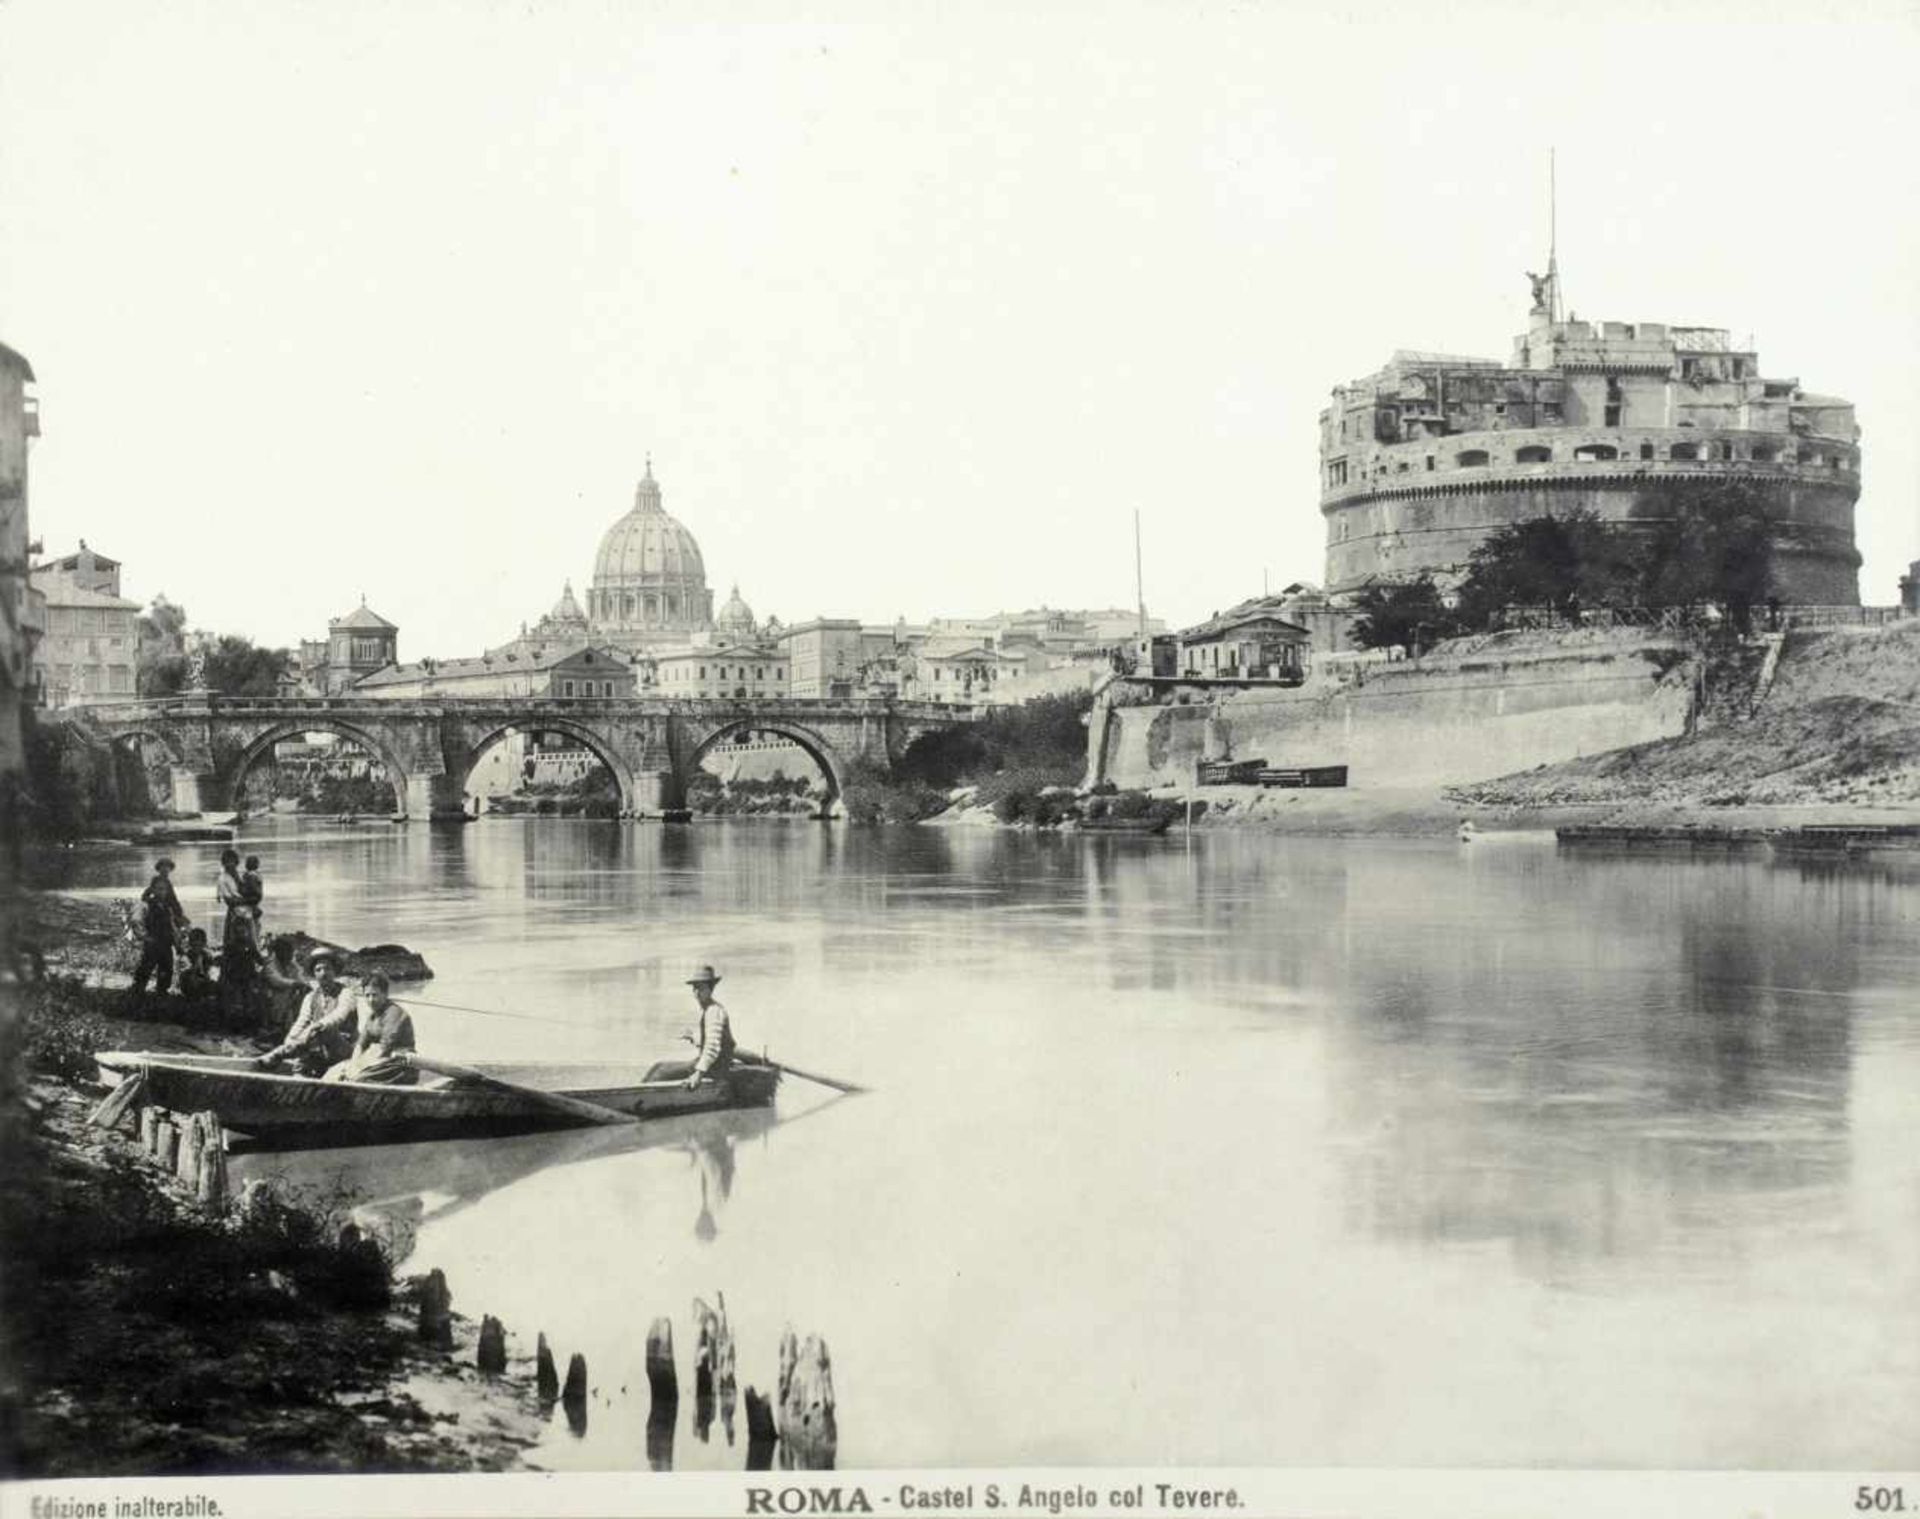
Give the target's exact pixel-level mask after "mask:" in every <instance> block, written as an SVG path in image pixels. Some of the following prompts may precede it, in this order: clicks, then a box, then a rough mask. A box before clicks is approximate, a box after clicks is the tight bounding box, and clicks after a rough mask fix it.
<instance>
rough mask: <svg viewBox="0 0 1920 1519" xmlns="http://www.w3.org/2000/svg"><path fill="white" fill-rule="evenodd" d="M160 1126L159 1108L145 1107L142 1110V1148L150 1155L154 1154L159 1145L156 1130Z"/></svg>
mask: <svg viewBox="0 0 1920 1519" xmlns="http://www.w3.org/2000/svg"><path fill="white" fill-rule="evenodd" d="M159 1126H160V1110H159V1109H158V1108H155V1107H145V1108H142V1109H141V1110H140V1148H141V1149H143V1150H145V1151H146V1152H147V1153H148V1154H149V1155H151V1154H153V1152H154V1150H155V1149H156V1148H157V1147H158V1146H157V1143H156V1141H155V1139H154V1131H155V1130H156V1129H157V1128H159Z"/></svg>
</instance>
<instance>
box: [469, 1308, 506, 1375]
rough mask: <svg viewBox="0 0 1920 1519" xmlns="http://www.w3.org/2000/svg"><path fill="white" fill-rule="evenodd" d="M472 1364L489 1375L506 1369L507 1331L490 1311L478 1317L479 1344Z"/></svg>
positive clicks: (497, 1373)
mask: <svg viewBox="0 0 1920 1519" xmlns="http://www.w3.org/2000/svg"><path fill="white" fill-rule="evenodd" d="M474 1364H475V1365H477V1366H478V1367H479V1368H480V1370H481V1371H482V1372H484V1373H485V1374H486V1375H488V1376H491V1377H497V1376H499V1375H500V1373H501V1372H503V1371H505V1370H506V1369H507V1331H506V1330H505V1328H503V1327H502V1326H501V1323H500V1321H499V1320H498V1319H496V1318H495V1317H494V1316H493V1315H492V1314H490V1313H488V1314H483V1315H482V1316H481V1318H480V1346H479V1349H478V1350H477V1351H476V1352H475V1354H474Z"/></svg>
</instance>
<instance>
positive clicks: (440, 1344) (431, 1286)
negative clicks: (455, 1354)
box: [420, 1266, 453, 1350]
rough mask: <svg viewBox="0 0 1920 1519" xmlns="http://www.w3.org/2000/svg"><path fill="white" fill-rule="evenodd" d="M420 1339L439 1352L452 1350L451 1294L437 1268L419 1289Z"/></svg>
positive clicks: (440, 1271) (445, 1280)
mask: <svg viewBox="0 0 1920 1519" xmlns="http://www.w3.org/2000/svg"><path fill="white" fill-rule="evenodd" d="M420 1338H421V1339H423V1340H425V1341H426V1342H427V1343H428V1344H429V1345H432V1346H435V1347H436V1348H438V1349H440V1350H451V1349H453V1293H452V1292H451V1291H450V1290H449V1289H448V1287H447V1277H446V1273H445V1272H444V1271H442V1270H441V1269H440V1268H439V1267H438V1266H436V1267H434V1268H433V1270H431V1271H429V1272H428V1273H427V1279H426V1281H425V1282H424V1283H423V1284H422V1285H421V1288H420Z"/></svg>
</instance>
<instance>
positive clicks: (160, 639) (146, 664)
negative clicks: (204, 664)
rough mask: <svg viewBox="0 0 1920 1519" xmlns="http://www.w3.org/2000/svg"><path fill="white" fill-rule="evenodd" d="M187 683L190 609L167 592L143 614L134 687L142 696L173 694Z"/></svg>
mask: <svg viewBox="0 0 1920 1519" xmlns="http://www.w3.org/2000/svg"><path fill="white" fill-rule="evenodd" d="M186 686H187V609H186V608H185V607H178V606H175V605H174V604H173V603H172V602H171V601H168V600H167V598H166V597H165V596H156V597H154V598H153V605H152V606H150V607H148V608H147V610H146V611H145V612H143V613H141V614H140V660H139V665H138V668H137V673H136V675H135V682H134V688H135V689H136V690H137V691H138V692H139V693H140V694H141V695H142V696H172V695H174V694H176V693H177V692H180V691H184V690H185V689H186Z"/></svg>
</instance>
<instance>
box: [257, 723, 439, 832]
mask: <svg viewBox="0 0 1920 1519" xmlns="http://www.w3.org/2000/svg"><path fill="white" fill-rule="evenodd" d="M303 733H331V734H334V735H336V736H337V737H340V738H344V739H346V740H347V741H348V742H349V743H354V744H358V745H359V746H360V747H361V748H362V749H365V750H366V751H367V753H369V754H371V755H372V756H373V757H374V758H375V759H377V760H378V761H379V762H380V764H381V766H382V767H383V768H384V769H385V770H386V772H387V779H388V780H389V781H390V782H391V783H392V786H393V799H394V802H395V804H396V806H398V808H399V810H400V811H401V812H403V813H404V812H405V811H406V810H407V799H408V797H409V796H410V795H411V794H412V782H413V774H412V772H411V771H409V770H408V769H407V767H406V766H405V765H403V764H401V763H400V761H399V760H398V759H396V758H395V757H394V753H393V746H392V745H390V744H387V743H383V742H382V741H381V740H380V739H379V738H377V737H376V736H375V735H374V734H373V733H372V732H370V731H369V730H367V729H366V728H363V727H360V726H359V725H358V724H356V723H348V722H342V721H341V720H340V719H339V718H337V717H329V716H326V715H324V714H321V713H315V714H313V715H312V716H311V717H298V718H291V719H289V720H287V721H286V722H279V723H274V724H273V725H271V726H270V727H268V728H265V729H263V730H262V731H261V732H260V733H259V734H258V735H257V736H256V737H254V738H252V739H250V740H248V742H247V744H246V746H245V747H244V748H242V749H241V750H240V752H239V754H238V755H236V756H235V757H234V759H233V761H232V762H231V765H230V767H229V768H228V771H227V774H226V786H225V790H226V794H227V795H228V796H229V797H230V798H232V802H233V805H234V806H235V807H236V808H237V807H239V806H241V805H242V802H243V800H244V797H245V787H246V783H247V772H248V771H250V770H251V769H253V767H254V766H255V765H257V764H259V763H260V760H261V757H262V756H263V755H266V754H269V753H271V752H272V749H273V746H274V745H275V744H278V743H282V742H284V741H285V740H287V739H290V738H298V737H300V735H301V734H303Z"/></svg>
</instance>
